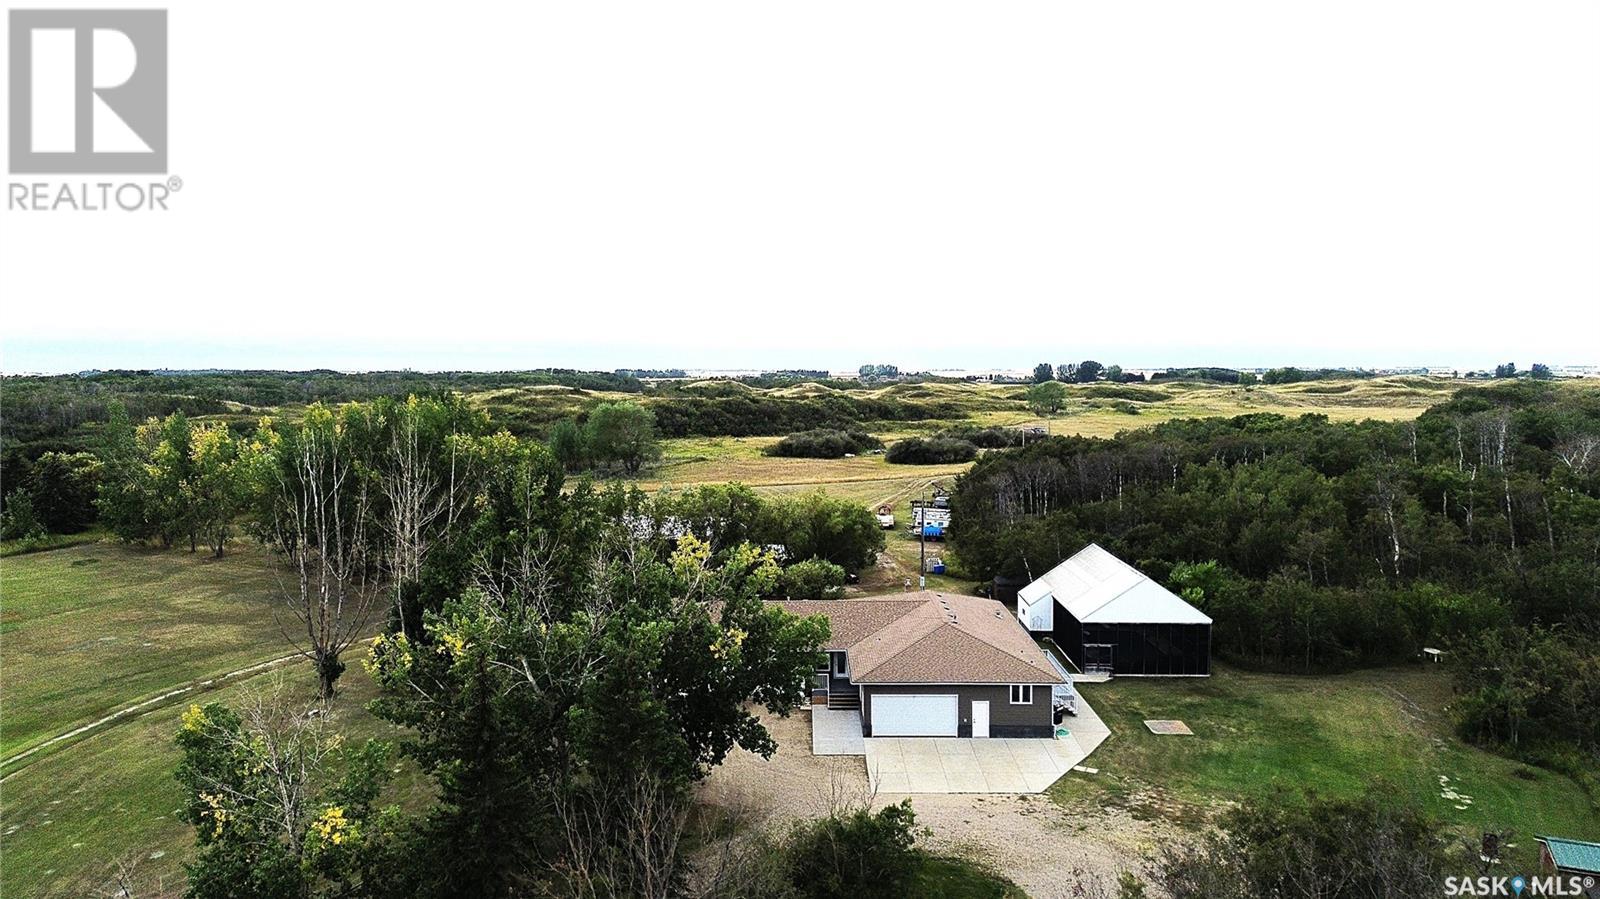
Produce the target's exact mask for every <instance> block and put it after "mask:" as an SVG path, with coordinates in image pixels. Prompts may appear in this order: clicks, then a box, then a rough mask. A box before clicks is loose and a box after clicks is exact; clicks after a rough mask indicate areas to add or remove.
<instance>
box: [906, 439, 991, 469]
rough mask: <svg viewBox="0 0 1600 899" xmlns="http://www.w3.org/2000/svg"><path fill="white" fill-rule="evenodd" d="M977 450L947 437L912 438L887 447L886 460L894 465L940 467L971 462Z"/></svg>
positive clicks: (966, 443) (969, 443)
mask: <svg viewBox="0 0 1600 899" xmlns="http://www.w3.org/2000/svg"><path fill="white" fill-rule="evenodd" d="M977 456H978V448H977V447H976V446H974V445H972V443H971V442H969V441H966V440H954V439H951V438H949V437H931V438H929V437H912V438H910V439H907V440H902V441H900V442H899V443H896V444H895V445H894V446H891V447H889V453H888V457H887V458H888V460H889V462H890V463H891V464H894V465H942V464H949V463H953V462H971V461H972V460H973V459H975V458H977Z"/></svg>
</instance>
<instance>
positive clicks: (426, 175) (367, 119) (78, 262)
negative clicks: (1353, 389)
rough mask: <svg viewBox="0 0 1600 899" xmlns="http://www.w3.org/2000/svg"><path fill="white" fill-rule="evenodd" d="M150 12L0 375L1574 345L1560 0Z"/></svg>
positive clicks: (964, 361)
mask: <svg viewBox="0 0 1600 899" xmlns="http://www.w3.org/2000/svg"><path fill="white" fill-rule="evenodd" d="M25 5H26V6H28V7H30V8H33V7H45V6H50V5H52V4H50V3H48V2H42V0H30V2H28V3H27V4H25ZM69 5H71V6H80V7H81V6H84V5H86V4H83V3H81V2H80V3H72V4H69ZM87 5H89V6H107V5H112V6H114V5H119V4H116V3H109V4H108V3H105V2H101V0H97V2H96V3H94V4H87ZM129 5H134V6H149V5H154V4H150V3H145V2H141V3H135V4H129ZM168 8H169V9H170V10H171V13H170V29H171V34H170V41H171V67H170V78H171V156H170V159H171V172H172V173H173V174H176V175H179V176H181V177H182V178H183V180H184V182H185V187H184V190H183V191H182V192H181V193H179V194H177V195H175V196H174V197H173V199H172V207H173V208H172V209H171V211H169V212H166V213H143V214H130V213H121V212H111V213H104V212H102V213H87V212H76V213H74V212H54V213H49V212H28V213H17V212H10V211H6V212H0V349H3V356H0V368H3V369H4V370H6V371H10V372H16V371H34V370H42V371H61V370H76V369H82V368H108V367H120V366H169V367H210V366H228V367H309V366H327V367H334V368H373V367H416V368H442V367H463V368H508V367H517V368H526V367H534V366H543V365H570V366H576V367H593V368H613V367H618V366H635V365H637V366H645V365H660V366H666V365H676V366H684V367H743V366H755V367H762V366H766V367H777V366H806V367H830V366H831V367H854V366H855V365H856V364H858V363H860V362H866V361H885V362H896V363H899V364H900V365H901V366H902V367H913V368H915V367H924V366H938V367H956V366H1003V367H1022V366H1025V365H1028V364H1031V363H1032V362H1034V361H1040V360H1044V359H1048V360H1050V361H1053V362H1060V361H1067V360H1076V359H1083V358H1097V359H1101V360H1102V361H1104V362H1108V363H1109V362H1121V363H1123V364H1124V365H1127V366H1130V367H1132V366H1136V365H1156V364H1172V363H1188V364H1194V363H1206V362H1210V363H1217V364H1237V365H1266V364H1283V363H1303V364H1369V365H1370V364H1401V363H1438V364H1446V365H1451V364H1456V365H1462V366H1477V365H1483V364H1492V363H1493V362H1496V361H1505V360H1515V361H1517V362H1518V363H1519V364H1520V365H1521V366H1523V367H1526V366H1527V365H1528V364H1529V363H1530V362H1533V361H1546V362H1550V363H1554V364H1561V363H1588V362H1600V4H1597V3H1595V2H1592V0H1581V2H1579V0H1572V2H1562V0H1538V2H1530V3H1516V2H1508V0H1501V2H1494V3H1484V2H1463V0H1445V2H1415V0H1376V2H1369V0H1358V2H1348V0H1341V2H1323V3H1315V4H1312V3H1296V2H1283V0H1269V2H1234V0H1206V2H1199V3H1196V2H1193V0H1183V2H1139V3H1086V2H1064V0H1050V2H1008V3H1002V4H995V3H977V2H967V3H948V2H929V0H914V2H903V3H902V2H874V0H863V2H853V3H846V2H823V3H803V4H802V3H790V4H782V5H779V4H771V3H752V2H749V0H738V2H727V3H704V2H674V3H660V2H650V3H637V4H635V3H616V2H606V3H559V4H558V3H533V4H524V3H509V2H508V3H503V4H486V3H463V2H452V3H429V4H396V3H372V2H346V0H341V2H336V3H334V2H326V0H322V2H281V0H280V2H276V3H272V4H266V5H262V4H243V3H230V2H217V0H205V2H201V0H176V2H171V3H169V4H168ZM0 77H4V76H3V73H0ZM3 102H4V98H3V95H0V103H3ZM5 177H6V179H7V180H8V181H31V180H40V179H41V177H42V176H16V175H6V176H5ZM67 180H75V179H67ZM87 180H91V181H93V180H102V179H100V178H98V177H94V176H90V177H89V178H88V179H87Z"/></svg>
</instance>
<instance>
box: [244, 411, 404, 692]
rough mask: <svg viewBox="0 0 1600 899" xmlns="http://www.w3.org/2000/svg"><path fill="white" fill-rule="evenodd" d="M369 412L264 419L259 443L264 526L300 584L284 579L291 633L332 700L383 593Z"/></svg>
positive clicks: (288, 633) (282, 585)
mask: <svg viewBox="0 0 1600 899" xmlns="http://www.w3.org/2000/svg"><path fill="white" fill-rule="evenodd" d="M359 412H360V410H358V409H356V408H355V407H345V408H344V409H341V410H339V411H337V412H335V411H334V410H331V409H329V408H327V407H326V406H324V405H322V404H321V403H317V404H315V405H312V406H310V407H309V408H307V409H306V412H305V417H304V419H302V420H301V422H300V423H299V424H298V425H294V426H290V427H288V428H286V429H284V430H282V431H281V432H280V431H279V430H278V427H277V426H276V425H275V424H274V423H273V422H272V421H271V420H270V419H269V420H265V421H263V422H262V424H261V428H260V431H259V437H258V442H259V445H258V448H257V452H258V463H257V464H258V468H259V470H258V474H257V478H256V480H257V484H258V489H259V491H260V504H261V508H260V514H259V521H258V526H259V527H260V528H261V529H262V531H263V533H262V536H263V537H264V538H265V539H266V540H267V542H268V543H270V544H271V545H272V546H273V547H274V548H275V549H277V551H278V552H279V553H280V554H281V555H282V556H283V558H284V560H285V562H287V567H288V569H289V572H290V574H289V577H290V578H293V582H292V583H282V582H280V593H281V595H282V600H283V608H284V609H285V611H287V613H288V614H289V615H290V616H291V618H292V619H293V626H292V628H291V627H290V626H285V628H284V633H285V636H287V637H288V638H289V640H290V642H292V643H293V644H294V646H295V648H296V649H298V650H299V651H300V652H301V654H303V655H304V656H305V657H306V658H308V659H310V660H311V661H312V663H313V664H315V665H316V668H317V676H318V679H319V681H320V682H321V685H322V695H323V697H324V698H327V697H331V696H332V695H333V686H334V682H335V681H337V680H338V679H339V675H340V674H342V673H343V672H344V667H345V666H344V663H343V662H342V661H341V660H340V657H341V656H342V655H343V653H344V651H345V650H346V649H348V648H350V645H351V644H353V643H354V642H355V641H356V640H357V639H359V638H360V637H361V635H362V633H363V631H364V630H365V629H366V627H367V625H368V623H369V622H370V620H371V617H372V611H373V606H374V599H375V596H376V593H377V584H376V581H375V577H374V576H375V574H376V572H375V565H374V562H375V560H374V559H373V558H372V554H371V552H370V550H371V547H370V545H369V542H368V534H367V522H368V519H369V517H370V513H371V505H372V498H373V497H372V489H371V484H370V478H369V477H368V476H367V471H366V470H365V467H364V466H363V465H362V464H361V463H362V459H363V452H364V450H365V447H363V446H362V444H363V443H365V442H366V440H365V439H364V438H366V437H367V429H366V427H365V422H364V420H363V417H362V416H361V415H360V414H359ZM284 580H285V581H286V580H288V578H284Z"/></svg>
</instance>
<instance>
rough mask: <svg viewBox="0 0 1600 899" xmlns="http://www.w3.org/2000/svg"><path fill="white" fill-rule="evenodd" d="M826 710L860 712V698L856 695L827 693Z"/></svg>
mask: <svg viewBox="0 0 1600 899" xmlns="http://www.w3.org/2000/svg"><path fill="white" fill-rule="evenodd" d="M828 708H830V709H838V710H840V711H845V712H859V711H861V697H860V695H858V694H856V693H829V694H828Z"/></svg>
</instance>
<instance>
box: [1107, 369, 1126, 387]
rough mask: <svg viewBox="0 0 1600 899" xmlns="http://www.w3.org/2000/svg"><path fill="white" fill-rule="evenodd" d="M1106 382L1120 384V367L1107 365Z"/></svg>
mask: <svg viewBox="0 0 1600 899" xmlns="http://www.w3.org/2000/svg"><path fill="white" fill-rule="evenodd" d="M1106 380H1107V381H1110V382H1111V383H1113V384H1120V383H1122V366H1120V365H1108V366H1106Z"/></svg>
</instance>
